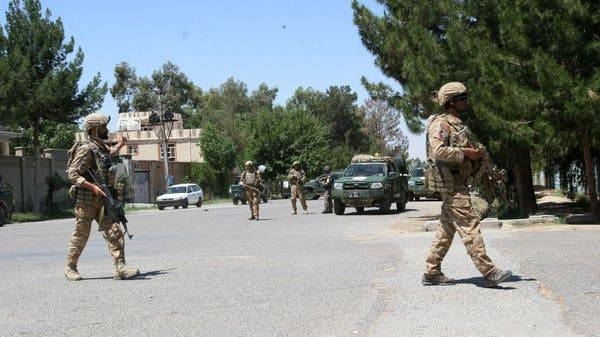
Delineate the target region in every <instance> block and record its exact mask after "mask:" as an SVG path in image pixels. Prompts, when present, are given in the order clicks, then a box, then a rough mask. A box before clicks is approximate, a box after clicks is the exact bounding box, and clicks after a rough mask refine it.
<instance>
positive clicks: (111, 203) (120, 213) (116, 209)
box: [88, 170, 133, 240]
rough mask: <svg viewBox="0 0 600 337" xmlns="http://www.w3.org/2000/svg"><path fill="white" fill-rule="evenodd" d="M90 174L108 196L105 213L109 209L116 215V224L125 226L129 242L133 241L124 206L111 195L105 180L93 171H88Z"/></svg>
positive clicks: (105, 202) (105, 199)
mask: <svg viewBox="0 0 600 337" xmlns="http://www.w3.org/2000/svg"><path fill="white" fill-rule="evenodd" d="M88 173H89V175H90V176H91V178H92V180H93V181H94V184H96V185H97V186H98V187H100V189H101V190H102V192H104V194H105V195H106V197H105V198H104V207H105V212H106V208H107V209H108V210H110V212H111V213H112V214H114V217H115V220H116V222H118V223H121V225H123V229H124V230H125V234H127V236H128V237H129V240H131V238H132V237H133V235H132V234H129V230H128V229H127V218H126V217H125V211H124V210H123V204H122V203H121V202H120V201H119V200H117V199H115V198H114V197H113V195H112V193H110V190H109V189H108V186H107V185H106V183H104V179H102V177H101V176H100V175H97V174H95V173H94V172H92V170H88Z"/></svg>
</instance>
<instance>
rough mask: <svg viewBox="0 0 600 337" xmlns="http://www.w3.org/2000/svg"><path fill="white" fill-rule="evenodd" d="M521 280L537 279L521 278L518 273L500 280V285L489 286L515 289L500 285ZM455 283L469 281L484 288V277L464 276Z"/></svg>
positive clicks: (532, 279) (533, 279)
mask: <svg viewBox="0 0 600 337" xmlns="http://www.w3.org/2000/svg"><path fill="white" fill-rule="evenodd" d="M522 281H537V279H535V278H532V277H529V278H523V277H521V276H519V275H513V276H511V277H510V278H509V279H508V280H506V281H504V282H502V283H501V284H500V285H498V286H496V287H491V288H492V289H501V290H514V289H516V288H515V287H509V286H502V285H503V284H506V283H510V282H522ZM456 283H457V284H460V283H463V284H464V283H469V284H473V285H476V286H478V287H481V288H485V279H484V278H483V277H471V278H466V279H460V280H456Z"/></svg>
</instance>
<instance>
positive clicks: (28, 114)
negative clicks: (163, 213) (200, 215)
mask: <svg viewBox="0 0 600 337" xmlns="http://www.w3.org/2000/svg"><path fill="white" fill-rule="evenodd" d="M51 16H52V13H51V12H50V11H49V10H46V11H45V13H44V14H43V15H42V8H41V4H40V2H39V1H38V0H23V1H21V0H11V1H10V3H9V5H8V11H7V13H6V25H5V26H4V29H2V30H0V112H1V113H0V116H2V117H0V118H2V120H1V121H2V122H3V123H5V124H8V125H11V126H18V127H20V128H22V129H28V128H31V130H32V133H33V142H32V143H33V148H34V155H35V161H34V172H35V173H34V176H33V180H34V181H33V183H34V186H37V185H38V181H37V177H38V168H39V160H38V158H39V155H40V130H41V125H42V123H43V122H44V121H54V122H62V123H74V122H75V121H76V120H78V119H79V118H81V117H83V116H85V115H86V114H88V113H90V112H92V111H94V110H97V109H98V108H99V106H100V105H101V104H102V101H103V97H104V95H105V93H106V90H107V87H106V84H104V85H101V80H100V75H96V77H94V78H93V80H92V81H91V82H90V83H89V84H88V85H87V86H86V87H85V88H84V89H83V90H81V91H79V90H78V83H79V79H80V78H81V73H82V63H83V52H82V50H81V48H79V49H78V50H77V52H76V53H75V55H73V56H71V54H72V53H73V52H74V50H75V48H74V46H75V42H74V39H73V38H70V39H69V40H67V41H66V42H65V41H64V40H65V33H64V29H63V25H62V21H61V20H60V18H58V19H56V21H53V20H52V19H51ZM33 197H34V202H33V204H34V211H35V212H38V211H39V207H40V205H39V196H38V192H37V189H34V196H33Z"/></svg>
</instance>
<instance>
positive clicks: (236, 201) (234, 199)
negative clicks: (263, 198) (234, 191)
mask: <svg viewBox="0 0 600 337" xmlns="http://www.w3.org/2000/svg"><path fill="white" fill-rule="evenodd" d="M231 200H232V201H233V204H234V205H237V204H238V203H239V202H240V201H239V200H238V198H233V199H231Z"/></svg>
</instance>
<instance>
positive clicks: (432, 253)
mask: <svg viewBox="0 0 600 337" xmlns="http://www.w3.org/2000/svg"><path fill="white" fill-rule="evenodd" d="M437 102H438V104H439V105H440V106H441V107H443V108H444V110H445V112H444V113H441V114H437V115H434V116H432V117H431V118H430V120H429V125H428V127H427V161H428V162H429V168H428V173H427V174H428V176H427V179H428V180H427V181H428V184H429V187H430V188H432V189H433V190H435V191H437V192H440V194H441V196H442V212H441V216H440V224H439V226H438V228H437V231H436V234H435V239H434V240H433V243H432V244H431V248H430V250H429V254H428V256H427V259H426V272H425V274H423V278H422V283H423V284H424V285H437V284H450V283H454V282H455V281H454V280H453V279H451V278H449V277H446V276H445V275H444V273H442V260H443V259H444V257H445V256H446V253H447V252H448V250H449V249H450V245H451V244H452V239H453V237H454V234H455V233H456V232H458V235H459V236H460V238H461V239H462V242H463V243H464V245H465V247H466V249H467V253H468V254H469V256H470V257H471V260H472V261H473V263H474V264H475V267H476V268H477V269H478V270H479V272H480V273H481V274H482V275H483V277H484V278H485V286H486V287H495V286H497V285H498V284H499V283H501V282H504V281H506V280H507V279H508V278H509V277H510V276H511V275H512V272H511V271H510V270H501V269H499V268H497V267H496V266H495V265H494V263H493V262H492V260H491V259H490V258H489V257H488V255H487V253H486V250H485V245H484V243H483V237H482V235H481V231H480V230H479V221H480V215H479V213H477V212H476V211H475V210H474V209H473V208H472V203H471V197H470V194H469V187H468V182H467V180H468V179H469V178H471V177H472V176H473V175H474V173H475V171H474V161H476V160H478V159H480V158H481V156H482V152H483V151H484V147H483V145H482V144H476V146H474V147H463V146H461V144H465V143H466V142H467V141H466V140H467V139H473V138H474V135H473V134H471V133H470V131H469V129H468V128H467V127H466V126H465V125H464V124H463V122H462V120H461V119H460V118H461V113H465V112H466V111H467V109H468V107H469V103H468V100H467V88H466V87H465V86H464V84H462V83H460V82H450V83H446V84H444V85H443V86H442V87H441V88H440V90H439V91H438V93H437Z"/></svg>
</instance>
